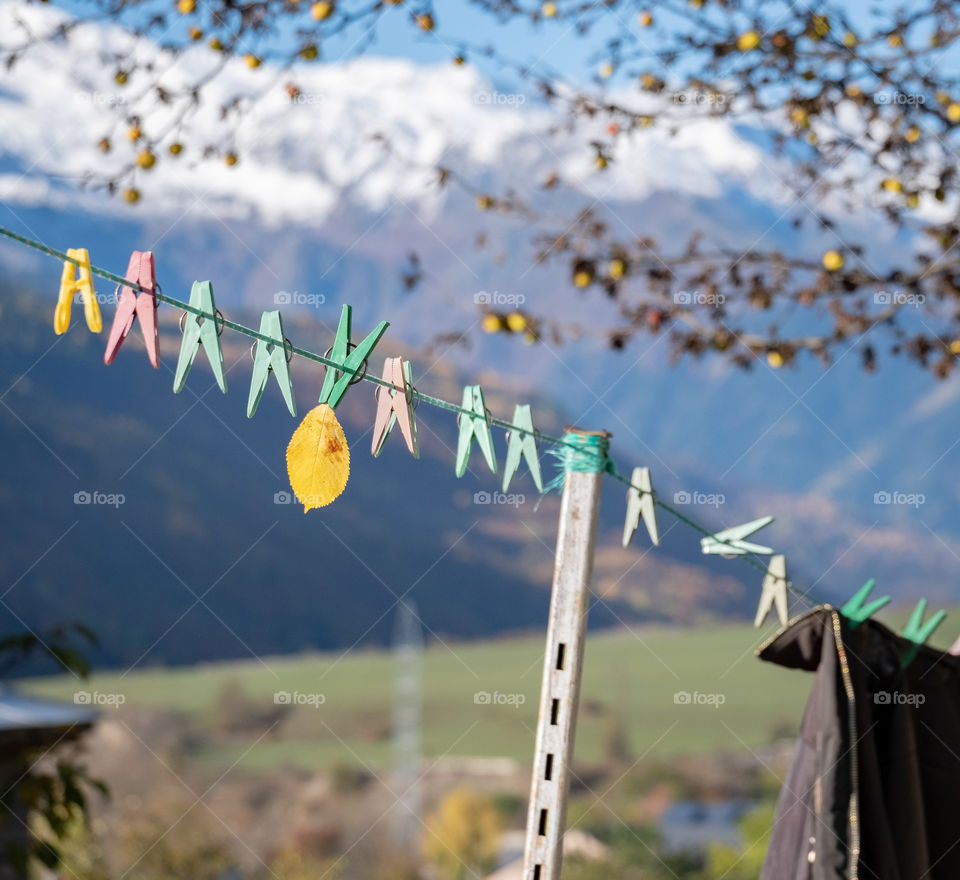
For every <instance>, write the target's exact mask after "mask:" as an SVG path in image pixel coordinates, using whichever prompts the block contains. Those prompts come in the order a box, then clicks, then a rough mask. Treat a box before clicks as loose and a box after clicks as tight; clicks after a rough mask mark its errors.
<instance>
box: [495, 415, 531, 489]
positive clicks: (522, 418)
mask: <svg viewBox="0 0 960 880" xmlns="http://www.w3.org/2000/svg"><path fill="white" fill-rule="evenodd" d="M513 423H514V424H515V425H516V426H517V428H520V429H522V430H512V431H510V436H509V439H508V440H507V463H506V464H505V465H504V466H503V491H504V492H506V491H507V487H508V486H509V485H510V481H511V480H512V479H513V475H514V474H515V473H516V472H517V468H518V467H520V457H521V456H523V457H524V458H525V459H526V460H527V466H528V467H529V468H530V473H531V475H532V476H533V482H534V483H535V484H536V486H537V489H538V490H539V491H540V492H541V493H542V492H543V480H542V479H541V477H540V459H539V458H538V457H537V439H536V434H534V432H533V416H532V415H531V414H530V406H529V404H522V405H521V404H518V405H517V406H515V407H514V409H513ZM494 470H496V468H494Z"/></svg>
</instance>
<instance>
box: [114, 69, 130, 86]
mask: <svg viewBox="0 0 960 880" xmlns="http://www.w3.org/2000/svg"><path fill="white" fill-rule="evenodd" d="M113 81H114V82H115V83H116V84H117V85H118V86H125V85H126V84H127V72H126V71H125V70H118V71H117V72H116V73H115V74H114V75H113Z"/></svg>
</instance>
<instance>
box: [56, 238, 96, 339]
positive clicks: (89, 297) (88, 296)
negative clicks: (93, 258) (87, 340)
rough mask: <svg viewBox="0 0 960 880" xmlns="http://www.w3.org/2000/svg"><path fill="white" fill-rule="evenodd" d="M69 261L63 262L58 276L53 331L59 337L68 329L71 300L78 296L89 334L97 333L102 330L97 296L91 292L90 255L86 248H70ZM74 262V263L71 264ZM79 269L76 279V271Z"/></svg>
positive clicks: (68, 252)
mask: <svg viewBox="0 0 960 880" xmlns="http://www.w3.org/2000/svg"><path fill="white" fill-rule="evenodd" d="M67 256H68V257H70V259H69V260H64V261H63V274H62V275H61V276H60V296H59V297H58V298H57V309H56V311H55V312H54V313H53V329H54V332H55V333H56V334H57V335H58V336H59V335H60V334H62V333H66V332H67V330H68V329H69V328H70V308H71V306H72V305H73V299H74V297H75V296H76V295H77V293H79V294H80V296H81V298H82V299H83V313H84V315H85V317H86V319H87V326H88V327H89V328H90V332H91V333H99V332H100V331H101V330H102V329H103V321H102V320H101V318H100V306H98V305H97V295H96V293H95V292H94V290H93V272H92V271H91V269H90V254H88V253H87V249H86V248H70V249H69V250H68V251H67ZM74 260H76V262H73V261H74ZM78 268H79V269H80V274H79V277H77V269H78Z"/></svg>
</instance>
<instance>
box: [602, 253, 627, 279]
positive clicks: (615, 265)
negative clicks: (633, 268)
mask: <svg viewBox="0 0 960 880" xmlns="http://www.w3.org/2000/svg"><path fill="white" fill-rule="evenodd" d="M607 274H608V275H609V276H610V277H611V278H613V280H614V281H619V280H620V279H621V278H623V276H624V275H626V274H627V264H626V262H624V261H623V260H621V259H620V258H619V257H615V258H614V259H612V260H611V261H610V265H609V266H608V267H607Z"/></svg>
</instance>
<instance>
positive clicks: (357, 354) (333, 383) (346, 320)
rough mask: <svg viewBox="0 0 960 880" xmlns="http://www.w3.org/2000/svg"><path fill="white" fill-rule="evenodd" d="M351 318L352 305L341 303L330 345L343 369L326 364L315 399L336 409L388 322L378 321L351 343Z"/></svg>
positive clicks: (335, 359)
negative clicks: (318, 395)
mask: <svg viewBox="0 0 960 880" xmlns="http://www.w3.org/2000/svg"><path fill="white" fill-rule="evenodd" d="M352 318H353V309H352V308H351V307H350V306H346V305H345V306H344V307H343V309H342V310H341V311H340V324H339V325H338V326H337V335H336V338H335V339H334V340H333V347H332V348H331V349H330V355H329V356H330V359H331V360H334V361H336V362H337V363H338V364H343V367H344V369H343V370H342V371H341V370H337V369H334V368H333V367H327V374H326V375H325V376H324V377H323V387H322V388H321V389H320V399H319V400H318V401H317V403H325V404H327V405H328V406H329V407H330V408H331V409H336V408H337V404H338V403H340V400H341V398H342V397H343V395H344V394H346V393H347V388H349V387H350V383H351V382H353V381H354V380H355V379H356V376H357V373H359V372H360V368H361V367H362V366H363V364H364V361H366V359H367V358H368V357H369V356H370V352H371V351H373V347H374V346H375V345H376V344H377V343H378V342H379V341H380V337H381V336H383V334H384V333H385V332H386V329H387V327H389V326H390V325H389V324H388V323H387V322H386V321H381V322H380V323H379V324H377V326H376V327H375V328H374V329H373V330H371V331H370V332H369V333H368V334H367V335H366V336H365V337H364V339H363V342H361V343H360V344H359V345H357V346H355V347H353V351H350V348H351V346H352V343H351V342H350V324H351V321H352Z"/></svg>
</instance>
